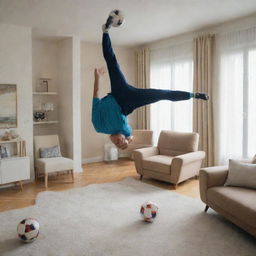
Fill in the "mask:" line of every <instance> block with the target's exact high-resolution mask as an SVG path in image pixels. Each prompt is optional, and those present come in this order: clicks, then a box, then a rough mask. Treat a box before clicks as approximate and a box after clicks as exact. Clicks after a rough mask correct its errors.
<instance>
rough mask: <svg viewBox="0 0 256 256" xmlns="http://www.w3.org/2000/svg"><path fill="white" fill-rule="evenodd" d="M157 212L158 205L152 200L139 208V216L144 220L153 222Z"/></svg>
mask: <svg viewBox="0 0 256 256" xmlns="http://www.w3.org/2000/svg"><path fill="white" fill-rule="evenodd" d="M157 212H158V206H157V205H156V204H155V203H152V202H145V203H144V204H143V205H142V206H141V208H140V213H141V216H142V218H143V219H144V221H146V222H153V220H154V219H155V217H156V216H157Z"/></svg>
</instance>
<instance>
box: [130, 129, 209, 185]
mask: <svg viewBox="0 0 256 256" xmlns="http://www.w3.org/2000/svg"><path fill="white" fill-rule="evenodd" d="M198 142H199V135H198V134H197V133H183V132H173V131H162V132H161V134H160V137H159V139H158V145H157V147H149V148H143V149H136V150H134V161H135V167H136V170H137V172H138V173H139V174H140V176H141V179H142V178H143V176H144V175H147V176H149V177H152V178H154V179H158V180H162V181H167V182H170V183H172V184H174V186H175V189H176V187H177V184H179V183H180V182H182V181H184V180H187V179H189V178H191V177H194V176H198V174H199V169H200V167H201V164H202V160H203V159H204V157H205V152H203V151H198Z"/></svg>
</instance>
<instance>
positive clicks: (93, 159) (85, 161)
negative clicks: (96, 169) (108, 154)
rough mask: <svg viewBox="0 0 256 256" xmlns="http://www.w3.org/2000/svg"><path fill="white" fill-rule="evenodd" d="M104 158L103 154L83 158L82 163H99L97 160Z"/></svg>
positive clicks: (100, 160)
mask: <svg viewBox="0 0 256 256" xmlns="http://www.w3.org/2000/svg"><path fill="white" fill-rule="evenodd" d="M103 160H104V157H103V156H96V157H89V158H83V159H82V164H89V163H97V162H102V161H103Z"/></svg>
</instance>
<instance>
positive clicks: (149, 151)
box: [133, 147, 159, 159]
mask: <svg viewBox="0 0 256 256" xmlns="http://www.w3.org/2000/svg"><path fill="white" fill-rule="evenodd" d="M133 153H134V157H135V156H136V155H137V156H139V157H141V158H142V159H143V158H145V157H150V156H154V155H158V154H159V149H158V148H157V147H148V148H141V149H135V150H134V151H133Z"/></svg>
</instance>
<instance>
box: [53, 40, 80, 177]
mask: <svg viewBox="0 0 256 256" xmlns="http://www.w3.org/2000/svg"><path fill="white" fill-rule="evenodd" d="M58 47H59V58H58V59H59V65H58V66H59V79H58V80H59V90H58V91H59V121H60V125H59V126H60V129H59V133H60V140H61V143H62V146H63V147H62V148H63V149H64V155H66V156H67V157H69V158H72V159H73V160H74V171H76V172H79V171H82V168H81V121H80V118H81V106H80V87H81V84H80V39H79V38H77V37H72V38H67V39H64V40H61V41H59V42H58Z"/></svg>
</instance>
